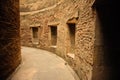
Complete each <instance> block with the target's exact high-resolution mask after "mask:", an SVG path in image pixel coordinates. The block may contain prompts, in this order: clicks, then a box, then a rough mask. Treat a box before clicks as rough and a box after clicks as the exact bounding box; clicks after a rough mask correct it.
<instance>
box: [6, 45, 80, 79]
mask: <svg viewBox="0 0 120 80" xmlns="http://www.w3.org/2000/svg"><path fill="white" fill-rule="evenodd" d="M21 50H22V52H21V53H22V64H21V65H20V66H19V67H18V68H17V69H16V71H15V72H14V73H13V74H12V76H11V77H10V79H8V80H79V78H78V76H77V75H76V74H75V72H74V71H73V70H72V68H70V66H69V65H68V64H66V61H64V60H63V59H62V58H60V57H59V56H57V55H55V54H53V53H51V52H48V51H45V50H40V49H36V48H30V47H22V48H21Z"/></svg>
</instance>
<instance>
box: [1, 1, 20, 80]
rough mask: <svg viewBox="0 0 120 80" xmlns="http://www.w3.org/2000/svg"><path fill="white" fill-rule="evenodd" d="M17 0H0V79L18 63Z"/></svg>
mask: <svg viewBox="0 0 120 80" xmlns="http://www.w3.org/2000/svg"><path fill="white" fill-rule="evenodd" d="M19 28H20V21H19V0H0V80H6V78H7V77H8V76H9V75H10V74H11V73H12V72H13V71H14V70H15V69H16V67H17V66H18V65H19V64H20V61H21V55H20V29H19Z"/></svg>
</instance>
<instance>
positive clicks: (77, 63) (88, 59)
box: [21, 0, 96, 80]
mask: <svg viewBox="0 0 120 80" xmlns="http://www.w3.org/2000/svg"><path fill="white" fill-rule="evenodd" d="M61 1H62V0H61ZM93 3H94V1H93V0H87V1H85V0H63V2H61V3H60V4H59V5H57V6H56V7H54V8H52V9H46V10H45V9H44V10H43V11H38V12H37V13H28V14H27V13H22V14H21V26H22V27H23V24H24V22H23V21H22V18H23V17H24V16H25V17H24V19H25V20H26V21H28V22H29V23H28V24H29V25H28V26H30V25H33V26H35V25H36V24H37V25H40V27H41V29H42V30H41V34H40V35H39V41H40V42H39V45H37V46H38V48H43V49H47V50H50V40H49V37H50V36H49V35H50V33H49V25H56V26H57V29H58V34H57V48H56V51H55V52H56V53H57V54H58V55H60V56H62V57H63V58H65V59H66V60H67V61H68V63H69V64H70V65H71V66H72V67H73V68H74V70H75V71H76V72H77V74H78V75H79V77H80V78H81V79H82V80H91V78H92V70H93V54H94V41H95V18H96V16H95V15H96V14H94V13H95V11H94V10H93V9H92V4H93ZM72 18H77V22H76V31H75V32H76V33H75V53H74V54H75V58H74V59H71V58H68V57H67V54H68V53H69V51H70V42H69V39H70V38H69V28H68V25H67V22H68V20H69V19H72ZM25 20H24V21H25ZM24 27H26V26H24ZM29 30H30V29H29ZM22 34H24V35H26V36H27V35H28V34H30V33H27V34H25V33H22ZM29 37H30V38H31V36H29ZM30 38H29V39H30ZM25 39H26V38H25V36H24V37H22V40H25ZM27 40H28V39H26V41H27ZM26 46H28V44H26Z"/></svg>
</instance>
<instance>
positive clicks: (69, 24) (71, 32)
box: [68, 23, 76, 53]
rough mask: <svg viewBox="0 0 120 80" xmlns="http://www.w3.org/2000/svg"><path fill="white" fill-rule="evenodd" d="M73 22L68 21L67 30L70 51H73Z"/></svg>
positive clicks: (74, 26)
mask: <svg viewBox="0 0 120 80" xmlns="http://www.w3.org/2000/svg"><path fill="white" fill-rule="evenodd" d="M75 29H76V24H75V23H68V32H69V39H70V53H75V32H76V31H75Z"/></svg>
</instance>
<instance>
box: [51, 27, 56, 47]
mask: <svg viewBox="0 0 120 80" xmlns="http://www.w3.org/2000/svg"><path fill="white" fill-rule="evenodd" d="M50 41H51V46H52V47H56V45H57V26H50Z"/></svg>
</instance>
